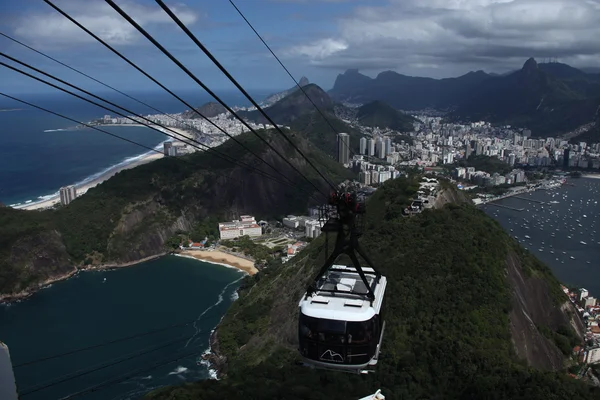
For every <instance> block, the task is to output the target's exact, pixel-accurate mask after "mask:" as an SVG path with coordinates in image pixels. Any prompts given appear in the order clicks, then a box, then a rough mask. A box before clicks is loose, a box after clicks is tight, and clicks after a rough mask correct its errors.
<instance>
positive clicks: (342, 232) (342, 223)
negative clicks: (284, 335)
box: [305, 186, 381, 304]
mask: <svg viewBox="0 0 600 400" xmlns="http://www.w3.org/2000/svg"><path fill="white" fill-rule="evenodd" d="M332 209H333V210H332ZM332 211H334V212H332ZM319 213H320V215H319V219H320V220H326V221H327V222H326V223H325V225H323V227H322V228H321V231H322V232H325V234H326V235H328V234H329V232H336V233H337V236H336V241H335V247H334V249H333V252H332V253H331V255H330V256H329V257H328V258H327V260H325V263H324V264H323V267H321V270H320V271H319V273H318V275H317V276H316V277H315V279H314V280H313V282H312V283H311V285H310V286H309V287H308V290H307V292H306V296H305V298H307V297H309V296H311V295H312V294H313V293H314V292H316V291H319V292H331V293H344V294H346V295H348V294H354V295H359V296H362V297H364V296H366V297H367V298H368V299H369V301H370V302H371V304H373V301H374V300H375V287H376V286H377V284H378V283H379V280H380V278H381V274H380V273H379V272H378V271H377V269H376V268H375V267H374V265H373V263H372V262H371V260H370V259H369V257H368V256H367V254H366V253H365V252H364V250H363V249H362V248H361V247H360V245H359V243H358V238H359V237H360V236H361V235H362V234H363V232H364V222H365V221H364V216H365V213H366V207H365V199H364V196H361V195H359V193H358V191H357V188H356V187H355V186H347V187H345V188H342V189H341V190H339V191H337V192H334V193H332V194H331V195H330V197H329V205H328V206H324V207H321V208H320V210H319ZM326 240H327V236H326ZM327 247H328V246H327ZM328 250H329V249H328V248H327V251H328ZM356 253H358V254H359V255H360V256H361V257H362V258H363V260H365V262H366V263H367V265H368V266H369V267H370V268H372V269H373V271H374V272H365V271H364V270H363V268H362V267H361V265H360V262H359V261H358V257H357V255H356ZM342 254H346V255H348V257H350V260H351V261H352V264H353V266H354V268H356V272H358V274H359V276H360V279H361V280H362V281H363V283H364V284H365V286H366V288H367V290H368V292H367V293H357V292H354V291H353V292H348V291H341V290H335V289H334V290H323V289H318V283H319V281H320V280H321V278H322V277H323V275H324V274H325V273H326V272H327V271H328V270H329V268H330V267H331V266H332V265H333V264H334V263H335V260H336V259H337V258H338V257H339V256H340V255H342ZM366 275H374V276H375V279H373V280H372V283H371V284H369V282H368V280H367V277H366Z"/></svg>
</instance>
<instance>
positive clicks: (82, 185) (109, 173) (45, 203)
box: [12, 124, 194, 210]
mask: <svg viewBox="0 0 600 400" xmlns="http://www.w3.org/2000/svg"><path fill="white" fill-rule="evenodd" d="M109 125H113V126H137V127H143V126H145V125H142V124H109ZM101 126H104V125H101ZM157 128H158V129H159V130H162V131H164V129H162V128H160V127H157ZM171 129H172V130H174V131H177V132H178V133H180V134H181V135H182V136H185V138H186V139H188V140H189V139H191V138H193V136H194V134H193V133H192V132H188V131H185V130H183V129H180V128H171ZM169 139H171V138H169ZM167 141H168V140H167ZM163 143H164V142H163ZM163 157H164V154H163V153H162V152H160V150H158V149H156V151H152V152H146V153H142V154H139V155H137V156H133V157H130V158H132V159H133V160H132V161H130V162H128V163H123V162H121V163H118V164H116V165H113V166H111V167H108V169H106V170H105V171H104V172H103V173H101V174H100V175H99V176H97V177H96V178H94V179H91V180H90V181H88V182H86V181H85V179H84V180H83V181H82V182H79V183H75V184H73V185H74V186H75V188H76V189H77V197H79V196H83V195H84V194H85V193H86V192H87V191H88V190H89V189H91V188H93V187H95V186H97V185H99V184H101V183H102V182H104V181H106V180H108V179H110V178H112V177H113V176H114V175H116V174H117V173H119V172H121V171H124V170H126V169H132V168H135V167H138V166H140V165H144V164H147V163H150V162H152V161H155V160H158V159H161V158H163ZM86 179H87V178H86ZM58 203H60V194H58V193H55V194H53V195H52V196H49V197H47V198H45V199H42V200H39V201H35V202H31V203H28V204H20V205H17V206H13V207H12V208H14V209H17V210H39V209H45V208H51V207H53V206H54V205H56V204H58Z"/></svg>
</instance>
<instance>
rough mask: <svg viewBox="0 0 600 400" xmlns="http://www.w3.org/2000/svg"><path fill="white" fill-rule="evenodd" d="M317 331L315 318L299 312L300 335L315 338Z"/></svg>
mask: <svg viewBox="0 0 600 400" xmlns="http://www.w3.org/2000/svg"><path fill="white" fill-rule="evenodd" d="M317 332H318V329H317V319H316V318H311V317H307V316H306V315H303V314H300V335H302V336H303V337H306V338H309V339H313V340H316V339H317Z"/></svg>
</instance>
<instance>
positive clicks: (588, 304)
mask: <svg viewBox="0 0 600 400" xmlns="http://www.w3.org/2000/svg"><path fill="white" fill-rule="evenodd" d="M595 305H596V299H595V298H594V297H591V296H590V297H586V298H585V306H584V307H594V306H595Z"/></svg>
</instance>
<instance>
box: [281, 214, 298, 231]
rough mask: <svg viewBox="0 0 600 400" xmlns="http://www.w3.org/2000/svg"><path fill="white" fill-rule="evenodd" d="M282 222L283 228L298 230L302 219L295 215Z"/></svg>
mask: <svg viewBox="0 0 600 400" xmlns="http://www.w3.org/2000/svg"><path fill="white" fill-rule="evenodd" d="M281 222H282V223H283V226H285V227H288V228H291V229H297V228H298V227H300V219H299V218H298V217H296V216H294V215H288V216H287V217H285V218H284V219H282V220H281Z"/></svg>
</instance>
